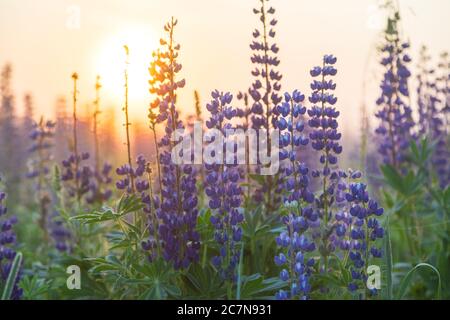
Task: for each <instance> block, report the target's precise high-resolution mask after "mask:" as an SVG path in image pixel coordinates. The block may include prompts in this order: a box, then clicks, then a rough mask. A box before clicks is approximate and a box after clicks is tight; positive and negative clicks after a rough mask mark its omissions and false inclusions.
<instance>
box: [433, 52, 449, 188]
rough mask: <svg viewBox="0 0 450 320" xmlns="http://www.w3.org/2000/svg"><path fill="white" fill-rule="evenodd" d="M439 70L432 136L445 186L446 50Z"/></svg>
mask: <svg viewBox="0 0 450 320" xmlns="http://www.w3.org/2000/svg"><path fill="white" fill-rule="evenodd" d="M437 71H438V72H439V73H440V74H439V75H438V76H437V77H436V85H435V86H434V89H435V91H436V93H435V99H433V100H432V102H433V105H432V106H431V108H430V109H431V111H432V114H433V116H432V122H433V123H432V131H431V138H432V139H433V140H434V141H435V142H436V147H435V150H434V153H433V155H432V164H433V167H434V168H435V170H436V173H437V176H438V179H439V183H440V185H441V187H442V188H445V187H446V186H448V184H449V182H450V162H449V157H450V151H449V147H448V136H449V133H450V132H449V130H450V129H449V127H450V120H449V119H450V61H449V59H448V54H447V53H446V52H444V53H443V54H442V55H441V61H440V62H439V64H438V69H437Z"/></svg>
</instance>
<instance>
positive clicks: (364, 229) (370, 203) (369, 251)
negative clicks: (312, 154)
mask: <svg viewBox="0 0 450 320" xmlns="http://www.w3.org/2000/svg"><path fill="white" fill-rule="evenodd" d="M345 197H346V200H347V202H348V205H349V206H350V211H349V212H350V215H351V218H350V223H349V224H348V226H349V227H350V232H349V233H348V236H349V238H350V240H351V243H352V245H351V247H349V248H348V249H350V253H349V257H350V260H351V261H352V263H353V266H352V268H351V275H352V281H351V283H350V284H349V287H348V288H349V290H350V291H352V292H353V291H356V290H358V289H359V288H365V281H366V280H367V274H366V270H367V267H368V266H369V261H370V259H371V257H373V258H381V256H382V251H381V249H380V248H377V247H376V246H375V241H376V240H377V239H380V238H382V237H383V235H384V230H383V228H382V227H381V226H380V224H379V222H378V220H377V217H378V216H380V215H382V214H383V211H384V210H383V208H381V207H379V206H378V203H377V202H376V201H375V200H373V199H370V197H369V194H368V192H367V190H366V185H365V184H363V183H361V182H353V183H350V184H349V185H348V189H347V190H346V194H345ZM340 237H341V238H343V237H344V234H342V235H340Z"/></svg>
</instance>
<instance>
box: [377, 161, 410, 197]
mask: <svg viewBox="0 0 450 320" xmlns="http://www.w3.org/2000/svg"><path fill="white" fill-rule="evenodd" d="M381 172H382V173H383V176H384V178H385V180H386V182H387V183H388V184H389V185H390V186H391V187H392V188H394V189H395V190H396V191H398V192H400V193H403V194H404V193H405V187H404V185H403V178H402V176H401V175H400V174H399V173H398V172H397V170H396V169H395V168H394V167H393V166H391V165H383V166H381Z"/></svg>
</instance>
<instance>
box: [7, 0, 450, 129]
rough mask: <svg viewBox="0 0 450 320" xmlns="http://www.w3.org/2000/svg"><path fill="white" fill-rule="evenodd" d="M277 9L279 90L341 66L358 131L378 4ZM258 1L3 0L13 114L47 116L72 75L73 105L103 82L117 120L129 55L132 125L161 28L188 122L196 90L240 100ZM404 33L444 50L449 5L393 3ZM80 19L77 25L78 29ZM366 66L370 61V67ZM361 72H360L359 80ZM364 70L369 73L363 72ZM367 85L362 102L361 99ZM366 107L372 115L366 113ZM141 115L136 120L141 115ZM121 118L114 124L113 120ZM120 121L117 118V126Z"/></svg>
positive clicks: (341, 87)
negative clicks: (324, 60) (75, 80)
mask: <svg viewBox="0 0 450 320" xmlns="http://www.w3.org/2000/svg"><path fill="white" fill-rule="evenodd" d="M270 2H271V5H273V6H274V7H275V8H276V9H277V13H276V16H277V18H278V20H279V24H278V25H277V27H276V31H277V41H278V44H279V47H280V52H279V56H280V59H281V64H280V70H281V72H282V74H283V80H282V84H283V90H292V89H294V88H298V89H300V90H301V91H303V92H306V93H309V81H310V80H311V79H310V76H309V73H308V71H309V69H310V68H311V67H312V66H313V65H315V64H317V63H320V61H321V57H322V55H323V54H325V53H333V54H334V55H336V56H337V57H338V64H337V67H338V70H339V71H338V76H337V79H336V80H337V83H338V90H337V95H338V97H339V103H338V108H339V109H340V110H341V111H342V113H343V121H342V127H343V130H344V133H345V134H350V133H351V131H354V130H358V123H359V121H358V120H359V118H358V115H359V110H358V108H359V105H360V104H361V101H362V99H363V97H366V100H367V102H368V103H369V104H372V101H373V96H374V95H375V93H376V88H377V84H376V82H374V79H373V78H372V77H371V76H368V75H367V74H368V73H371V72H373V71H376V70H377V69H376V61H375V60H374V59H373V58H374V57H373V55H372V60H370V59H369V60H368V57H370V52H371V51H373V49H372V48H373V46H374V44H375V42H376V39H377V35H378V32H379V28H380V27H383V26H384V20H383V19H384V15H383V12H382V11H380V10H379V9H377V3H379V2H378V1H376V0H339V1H337V0H314V1H312V0H309V1H306V0H272V1H270ZM258 3H259V1H257V0H227V1H226V0H191V1H186V0H133V1H130V0H96V1H92V0H45V1H44V0H42V1H36V0H0V64H1V65H3V64H4V63H6V62H11V63H12V64H13V68H14V74H13V77H14V79H13V86H14V91H15V93H16V101H17V103H18V107H19V108H22V101H23V99H22V96H23V94H24V93H25V92H27V91H29V92H32V94H33V96H34V100H35V104H36V108H37V109H38V113H47V114H49V115H53V112H54V106H55V100H56V97H57V96H58V95H66V96H67V97H68V96H69V95H70V92H71V82H70V81H71V80H70V75H71V73H72V72H73V71H77V72H78V73H79V75H80V100H81V101H82V102H84V103H87V102H90V101H92V99H93V97H94V89H93V88H94V82H95V75H96V74H97V73H100V74H101V75H102V76H103V78H104V80H103V81H104V90H103V93H102V96H103V100H104V101H105V104H107V105H114V106H115V108H116V110H117V113H118V114H120V113H119V112H120V106H121V104H122V98H121V97H122V91H123V89H122V84H123V82H122V71H123V64H122V61H123V60H122V48H121V45H122V44H123V42H127V43H128V45H129V46H130V50H131V60H132V61H131V63H132V66H131V67H130V68H131V70H130V78H131V79H130V81H131V88H130V96H131V106H130V108H131V109H132V111H133V117H136V116H140V117H141V118H142V119H144V118H143V117H144V116H146V109H147V104H148V101H149V99H150V98H149V96H148V93H147V83H146V81H147V70H146V68H147V66H148V63H149V61H150V59H151V51H152V50H153V49H155V48H156V47H157V45H158V39H159V37H160V36H161V35H162V34H163V25H164V23H165V22H166V21H168V19H169V18H170V17H171V16H172V15H173V16H175V17H176V18H178V20H179V24H178V28H177V30H176V39H177V41H178V42H180V43H181V55H180V59H181V63H182V64H183V72H182V75H183V76H184V77H185V78H186V81H187V86H186V87H185V89H184V90H183V91H182V92H181V93H180V107H181V108H182V109H183V113H184V114H187V113H190V112H191V106H192V105H193V102H192V101H193V90H194V89H198V90H199V91H200V95H201V98H202V102H203V104H204V103H205V102H206V100H207V99H209V92H210V91H211V90H212V89H215V88H217V89H219V90H228V91H232V92H236V91H238V90H245V89H246V88H248V86H249V85H250V83H251V81H252V79H251V77H250V70H251V69H252V68H253V67H252V65H251V63H250V61H249V56H250V49H249V42H250V40H251V33H252V30H253V29H254V28H255V27H256V26H259V24H258V18H257V17H256V16H255V15H254V14H253V13H252V7H253V6H255V5H258ZM400 6H401V11H402V15H403V29H404V31H405V34H406V35H407V36H408V37H409V39H410V40H411V42H412V51H411V54H412V56H413V57H415V56H417V52H418V49H419V47H420V45H421V44H427V45H428V46H429V48H430V49H431V53H432V54H434V55H435V56H436V55H438V53H440V52H441V51H443V50H449V49H450V1H449V0H427V1H425V0H400ZM78 13H79V20H78V19H77V17H78ZM366 61H371V63H369V65H368V67H365V66H366ZM365 70H366V71H365ZM367 70H368V71H367ZM365 78H366V79H369V85H368V88H367V90H366V91H367V92H366V93H364V92H363V90H362V83H363V81H364V79H365ZM369 107H372V105H369ZM140 112H141V113H140ZM120 117H121V114H120ZM119 119H121V118H119Z"/></svg>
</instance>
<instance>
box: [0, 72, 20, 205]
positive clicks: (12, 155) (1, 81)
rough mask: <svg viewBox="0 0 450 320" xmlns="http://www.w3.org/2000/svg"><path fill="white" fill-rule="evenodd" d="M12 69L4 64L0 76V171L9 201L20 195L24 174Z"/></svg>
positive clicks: (16, 198)
mask: <svg viewBox="0 0 450 320" xmlns="http://www.w3.org/2000/svg"><path fill="white" fill-rule="evenodd" d="M11 78H12V67H11V65H10V64H6V65H5V66H4V67H3V68H2V70H1V75H0V98H1V101H0V137H1V138H0V171H1V172H3V173H4V174H5V177H6V179H7V181H8V184H7V185H6V188H7V190H8V192H9V198H10V200H13V201H17V200H19V198H20V195H21V193H20V192H16V191H17V190H18V188H19V184H20V180H21V178H22V176H23V172H24V169H25V168H24V164H25V161H24V159H25V156H24V155H23V154H22V151H23V150H26V148H25V147H22V146H21V145H20V144H19V142H20V136H19V135H20V132H19V128H18V123H17V115H16V109H15V103H14V94H13V90H12V88H11Z"/></svg>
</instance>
